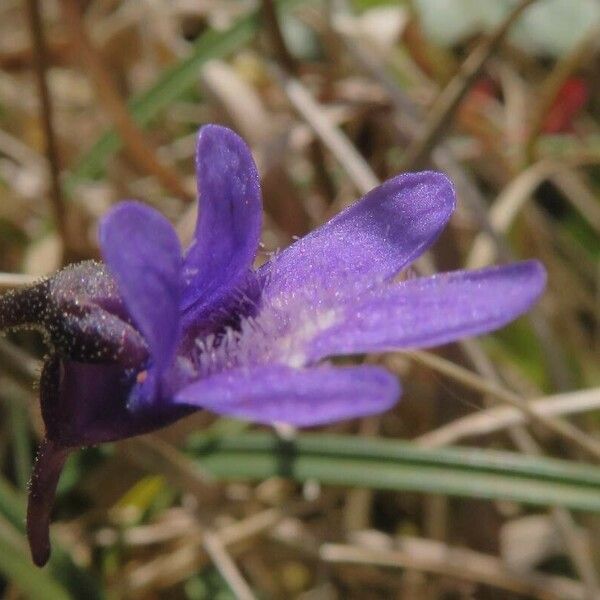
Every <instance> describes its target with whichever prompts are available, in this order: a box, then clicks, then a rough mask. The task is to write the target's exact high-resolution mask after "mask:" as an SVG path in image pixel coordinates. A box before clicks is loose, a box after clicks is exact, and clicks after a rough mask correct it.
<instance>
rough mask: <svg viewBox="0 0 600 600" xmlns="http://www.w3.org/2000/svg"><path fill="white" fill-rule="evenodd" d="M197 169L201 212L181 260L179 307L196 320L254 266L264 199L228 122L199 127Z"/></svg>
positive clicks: (255, 173) (244, 150) (248, 158)
mask: <svg viewBox="0 0 600 600" xmlns="http://www.w3.org/2000/svg"><path fill="white" fill-rule="evenodd" d="M196 170H197V177H198V188H199V193H200V212H199V215H198V222H197V225H196V233H195V241H194V242H193V244H192V246H191V247H190V248H189V250H188V252H187V255H186V257H185V261H184V280H185V283H186V288H185V290H184V295H183V298H182V308H183V309H185V310H188V311H192V312H193V313H194V315H195V317H194V318H196V319H197V318H199V315H201V314H206V312H208V311H210V309H211V307H212V306H214V305H215V304H217V303H220V302H221V301H222V299H223V298H224V297H226V296H228V294H230V293H231V292H232V290H234V289H235V288H237V286H238V285H239V284H240V282H241V281H242V280H243V278H244V277H245V275H246V273H247V272H248V270H249V269H250V268H251V267H252V262H253V260H254V256H255V254H256V250H257V248H258V243H259V240H260V231H261V221H262V202H261V195H260V184H259V176H258V171H257V169H256V165H255V163H254V160H253V158H252V154H251V153H250V149H249V148H248V146H247V145H246V143H245V142H244V140H242V138H241V137H239V136H238V135H237V134H235V133H234V132H233V131H231V130H230V129H227V128H226V127H220V126H217V125H207V126H205V127H202V129H201V130H200V133H199V134H198V143H197V153H196ZM186 319H187V317H186ZM189 320H193V319H192V318H191V317H190V318H189Z"/></svg>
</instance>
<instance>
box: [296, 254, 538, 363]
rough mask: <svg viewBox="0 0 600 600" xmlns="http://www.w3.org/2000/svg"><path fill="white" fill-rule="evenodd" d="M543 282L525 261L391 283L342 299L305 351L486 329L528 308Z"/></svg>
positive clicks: (421, 340)
mask: <svg viewBox="0 0 600 600" xmlns="http://www.w3.org/2000/svg"><path fill="white" fill-rule="evenodd" d="M545 282H546V273H545V270H544V268H543V267H542V266H541V265H540V263H538V262H537V261H524V262H521V263H514V264H511V265H507V266H503V267H491V268H487V269H481V270H478V271H455V272H451V273H441V274H439V275H434V276H433V277H424V278H419V279H413V280H409V281H405V282H402V283H398V284H394V285H389V286H386V287H383V288H380V289H378V290H373V291H372V292H371V293H369V294H368V295H366V296H364V297H363V298H362V299H359V300H357V301H356V302H354V303H352V304H348V305H346V307H345V308H344V310H343V317H342V318H341V319H339V320H338V322H337V323H336V324H335V325H334V326H333V327H331V328H329V329H327V330H326V331H324V332H322V333H321V334H319V335H318V336H316V337H315V338H314V339H313V341H312V343H311V345H310V347H309V350H308V353H309V355H310V357H311V359H312V360H313V361H316V360H319V359H321V358H324V357H326V356H333V355H344V354H358V353H363V352H379V351H385V350H395V349H402V348H422V347H429V346H437V345H440V344H445V343H448V342H452V341H455V340H458V339H460V338H464V337H467V336H473V335H478V334H482V333H487V332H489V331H493V330H494V329H497V328H499V327H502V326H503V325H505V324H506V323H508V322H510V321H512V320H513V319H515V318H516V317H518V316H519V315H521V314H523V313H524V312H525V311H527V310H528V309H529V308H530V307H531V306H532V304H533V303H534V302H535V301H536V300H537V299H538V297H539V296H540V294H541V293H542V291H543V289H544V286H545Z"/></svg>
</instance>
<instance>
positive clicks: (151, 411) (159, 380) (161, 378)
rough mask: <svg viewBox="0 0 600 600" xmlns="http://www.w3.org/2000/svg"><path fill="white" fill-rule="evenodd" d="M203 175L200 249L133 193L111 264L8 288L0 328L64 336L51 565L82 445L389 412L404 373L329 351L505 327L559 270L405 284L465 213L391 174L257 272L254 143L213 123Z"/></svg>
mask: <svg viewBox="0 0 600 600" xmlns="http://www.w3.org/2000/svg"><path fill="white" fill-rule="evenodd" d="M197 175H198V185H199V190H200V194H201V211H200V215H199V217H198V223H197V227H196V233H195V239H194V241H193V242H192V244H191V246H190V247H189V248H188V249H187V250H186V251H185V252H182V250H181V247H180V244H179V240H178V238H177V235H176V234H175V231H174V229H173V227H172V226H171V224H170V223H169V222H168V221H167V220H166V219H165V218H164V217H163V216H162V215H161V214H159V213H158V212H157V211H156V210H154V209H152V208H149V207H148V206H145V205H143V204H140V203H138V202H122V203H120V204H118V205H117V206H116V207H114V208H113V209H112V210H111V211H110V212H109V213H108V215H106V217H104V219H103V220H102V222H101V224H100V246H101V249H102V254H103V257H104V260H105V264H100V263H93V262H87V263H81V264H79V265H76V266H73V267H69V268H67V269H65V270H63V271H61V272H59V273H58V274H57V275H55V276H53V277H51V278H49V279H47V280H45V281H43V282H41V283H39V284H38V285H36V286H34V287H32V288H29V289H26V290H22V291H19V292H14V293H10V294H6V295H5V296H3V297H2V298H0V328H9V327H15V326H21V325H24V324H28V325H34V326H37V327H39V328H41V329H43V330H44V331H45V332H46V335H47V337H48V339H49V341H50V345H51V347H52V353H51V355H50V357H49V358H48V359H47V360H46V362H45V365H44V369H43V372H42V376H41V382H40V401H41V409H42V415H43V418H44V423H45V426H46V438H45V440H44V442H43V443H42V445H41V449H40V452H39V455H38V458H37V461H36V465H35V468H34V473H33V476H32V480H31V488H30V492H29V506H28V514H27V527H28V536H29V542H30V545H31V550H32V554H33V559H34V561H35V563H36V564H38V565H43V564H44V563H45V562H46V561H47V559H48V556H49V552H50V543H49V537H48V527H49V519H50V512H51V509H52V504H53V501H54V495H55V490H56V485H57V483H58V478H59V476H60V471H61V469H62V466H63V464H64V461H65V459H66V457H67V455H68V453H69V452H70V451H72V450H74V449H76V448H79V447H81V446H86V445H93V444H98V443H101V442H109V441H114V440H118V439H123V438H126V437H130V436H134V435H138V434H142V433H146V432H148V431H152V430H154V429H158V428H160V427H163V426H165V425H168V424H170V423H172V422H173V421H175V420H177V419H179V418H181V417H182V416H185V415H187V414H189V413H190V412H192V411H195V410H199V409H206V410H209V411H212V412H215V413H218V414H222V415H229V416H233V417H238V418H241V419H247V420H250V421H254V422H257V423H265V424H273V423H278V422H283V423H289V424H292V425H296V426H311V425H321V424H324V423H330V422H333V421H337V420H342V419H349V418H352V417H359V416H363V415H369V414H373V413H378V412H382V411H385V410H387V409H388V408H390V407H391V406H392V405H393V404H394V403H395V402H396V401H397V399H398V397H399V396H400V385H399V383H398V380H397V378H396V377H395V376H394V375H392V374H390V373H388V372H387V371H385V370H384V369H382V368H380V367H377V366H372V365H356V366H335V365H333V364H330V363H327V362H325V359H327V358H328V357H332V356H340V355H352V354H361V353H366V352H382V351H388V350H398V349H405V348H422V347H429V346H435V345H438V344H444V343H446V342H451V341H453V340H456V339H458V338H462V337H465V336H472V335H476V334H480V333H484V332H488V331H491V330H493V329H496V328H498V327H500V326H502V325H504V324H505V323H508V322H509V321H511V320H512V319H514V318H515V317H517V316H519V315H520V314H522V313H523V312H525V311H526V310H527V309H528V308H529V307H530V306H531V305H532V304H533V302H535V300H536V299H537V298H538V296H539V295H540V293H541V292H542V290H543V288H544V285H545V279H546V276H545V271H544V269H543V267H542V266H541V265H540V264H539V263H537V262H535V261H526V262H520V263H515V264H511V265H507V266H503V267H492V268H487V269H482V270H479V271H455V272H452V273H443V274H439V275H435V276H433V277H426V278H416V279H415V278H413V279H408V280H405V281H401V282H397V281H395V277H396V275H397V274H398V273H399V272H400V271H402V270H403V269H405V268H406V267H408V266H409V265H410V264H411V263H412V262H413V261H414V260H415V259H416V258H417V257H419V256H420V255H421V254H422V253H423V252H424V251H425V250H426V249H427V248H428V247H429V246H430V245H431V244H432V243H433V242H434V240H435V239H436V238H437V236H438V234H439V233H440V231H441V230H442V229H443V228H444V226H445V225H446V223H447V222H448V220H449V218H450V216H451V214H452V212H453V210H454V205H455V196H454V190H453V187H452V184H451V183H450V182H449V181H448V179H447V178H446V177H445V176H444V175H442V174H440V173H435V172H424V173H408V174H405V175H400V176H398V177H394V178H393V179H390V180H389V181H387V182H385V183H384V184H383V185H381V186H379V187H378V188H376V189H374V190H373V191H371V192H370V193H368V194H367V195H366V196H365V197H364V198H362V199H361V200H359V201H358V202H356V203H355V204H353V205H352V206H350V207H349V208H347V209H346V210H344V211H343V212H341V213H340V214H339V215H337V216H336V217H335V218H333V219H332V220H331V221H329V222H328V223H326V224H325V225H323V226H322V227H320V228H319V229H317V230H316V231H314V232H312V233H311V234H309V235H307V236H306V237H304V238H302V239H300V240H298V241H297V242H296V243H294V244H293V245H292V246H290V247H289V248H287V249H286V250H284V251H282V252H281V253H279V254H277V255H275V256H274V257H273V258H272V259H271V260H270V261H269V262H267V263H266V264H265V265H263V266H262V267H260V268H259V269H257V270H254V269H253V267H252V265H253V261H254V258H255V254H256V250H257V247H258V244H259V238H260V231H261V214H262V208H261V196H260V187H259V177H258V172H257V170H256V166H255V164H254V161H253V160H252V156H251V154H250V151H249V149H248V147H247V146H246V144H245V143H244V142H243V140H242V139H241V138H240V137H238V136H237V135H236V134H235V133H233V132H232V131H230V130H229V129H226V128H224V127H219V126H215V125H208V126H206V127H203V128H202V129H201V130H200V133H199V136H198V147H197Z"/></svg>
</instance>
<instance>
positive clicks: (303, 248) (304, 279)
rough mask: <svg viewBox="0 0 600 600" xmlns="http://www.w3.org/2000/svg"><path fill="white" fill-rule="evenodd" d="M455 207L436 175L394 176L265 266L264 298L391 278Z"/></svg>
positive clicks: (443, 181) (446, 183)
mask: <svg viewBox="0 0 600 600" xmlns="http://www.w3.org/2000/svg"><path fill="white" fill-rule="evenodd" d="M454 205H455V197H454V188H453V187H452V184H451V183H450V181H449V180H448V179H447V177H445V176H444V175H442V174H441V173H435V172H423V173H407V174H405V175H399V176H398V177H394V178H393V179H390V180H389V181H386V182H385V183H384V184H382V185H380V186H379V187H377V188H375V189H374V190H372V191H371V192H369V193H368V194H367V195H366V196H365V197H364V198H362V199H361V200H359V201H358V202H356V203H355V204H353V205H352V206H350V207H349V208H347V209H346V210H344V211H342V212H341V213H340V214H339V215H337V216H336V217H334V218H333V219H332V220H331V221H329V222H328V223H326V224H325V225H323V226H322V227H321V228H319V229H317V230H316V231H314V232H313V233H310V234H309V235H307V236H306V237H304V238H302V239H301V240H299V241H297V242H296V243H295V244H293V245H292V246H290V247H289V248H287V249H286V250H284V251H283V252H282V253H281V254H279V255H278V256H276V257H275V258H274V259H273V260H272V261H271V262H269V263H267V264H266V265H265V266H264V267H263V268H262V269H261V276H262V277H263V279H264V280H265V284H264V285H265V292H264V293H265V295H266V297H268V298H274V297H277V296H279V295H285V294H287V293H291V292H293V290H296V289H300V288H307V287H309V288H310V287H313V288H314V289H319V288H323V287H325V288H332V289H333V288H341V289H343V288H344V287H348V285H349V284H350V283H352V285H354V283H353V282H355V281H361V280H363V281H365V282H366V283H367V284H372V283H377V282H381V281H382V280H385V279H388V278H391V277H393V276H394V275H396V274H397V273H398V272H399V271H400V270H401V269H402V268H404V267H405V266H407V265H408V264H410V263H411V262H412V261H414V260H415V259H416V258H418V257H419V255H421V254H422V253H423V252H424V251H425V250H426V249H427V248H428V247H429V246H430V245H431V244H432V243H433V242H434V241H435V239H436V238H437V236H438V234H439V233H440V231H441V230H442V229H443V228H444V226H445V225H446V223H447V222H448V219H449V218H450V216H451V214H452V212H453V210H454Z"/></svg>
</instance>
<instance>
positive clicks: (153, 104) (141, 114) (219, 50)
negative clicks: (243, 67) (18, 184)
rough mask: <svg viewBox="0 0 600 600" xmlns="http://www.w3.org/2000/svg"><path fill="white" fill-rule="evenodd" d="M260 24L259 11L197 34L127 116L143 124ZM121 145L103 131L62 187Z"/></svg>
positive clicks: (284, 3)
mask: <svg viewBox="0 0 600 600" xmlns="http://www.w3.org/2000/svg"><path fill="white" fill-rule="evenodd" d="M294 4H299V0H280V1H279V3H278V7H279V9H280V10H283V9H288V8H290V7H291V6H293V5H294ZM259 26H260V16H259V12H258V11H256V12H253V13H252V14H250V15H248V16H246V17H243V18H241V19H239V20H238V21H237V22H236V23H235V24H234V25H233V26H232V27H230V28H229V29H227V30H225V31H216V30H213V29H211V30H209V31H207V32H206V33H204V34H202V35H201V36H199V37H198V39H197V40H196V42H195V43H194V45H193V49H192V52H191V54H190V56H188V57H187V58H185V59H183V60H182V61H180V62H179V63H177V64H176V65H174V66H173V67H171V68H169V69H167V70H165V72H164V73H163V74H162V75H161V77H160V78H159V80H158V81H157V82H156V83H155V84H154V85H153V86H152V87H151V88H150V89H149V90H147V91H146V92H144V93H143V94H140V95H139V96H137V97H136V98H133V99H132V100H131V101H130V102H129V109H130V113H131V116H132V117H133V118H134V119H135V121H136V122H137V123H138V124H139V125H141V126H145V125H147V124H148V123H149V122H150V121H151V120H152V119H153V118H154V117H156V115H157V114H158V113H159V112H160V111H161V110H163V109H164V108H166V107H167V106H169V104H171V103H172V102H173V101H174V100H177V98H179V97H180V96H181V95H182V94H184V93H185V92H186V91H187V90H188V89H189V88H190V87H191V86H193V85H194V84H195V83H196V82H197V81H198V73H199V70H200V68H201V67H202V65H204V63H206V62H207V61H209V60H211V59H215V58H221V57H224V56H227V55H228V54H231V53H232V52H234V51H235V50H237V49H238V48H241V47H242V46H244V45H245V44H247V43H248V42H250V41H251V40H252V38H253V37H254V35H255V34H256V32H257V31H258V28H259ZM120 147H121V139H120V138H119V135H118V133H117V132H116V131H115V130H114V129H112V128H111V129H109V130H107V131H106V132H105V133H104V134H103V135H102V136H101V137H100V138H99V139H98V141H97V142H96V143H95V144H94V145H93V146H92V147H91V149H90V150H89V151H88V152H87V153H86V154H85V156H84V157H83V158H82V159H81V161H80V162H79V164H78V165H77V166H76V167H75V168H74V169H73V171H72V173H71V174H70V175H69V177H68V178H67V179H66V181H65V189H66V190H67V191H68V192H72V191H73V188H74V186H76V185H77V184H78V183H79V182H81V181H83V180H86V179H95V178H97V177H99V176H100V175H102V173H103V171H104V167H105V164H106V160H107V159H108V158H109V156H110V155H111V154H114V153H115V152H117V151H118V150H119V148H120Z"/></svg>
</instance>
